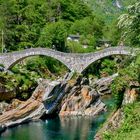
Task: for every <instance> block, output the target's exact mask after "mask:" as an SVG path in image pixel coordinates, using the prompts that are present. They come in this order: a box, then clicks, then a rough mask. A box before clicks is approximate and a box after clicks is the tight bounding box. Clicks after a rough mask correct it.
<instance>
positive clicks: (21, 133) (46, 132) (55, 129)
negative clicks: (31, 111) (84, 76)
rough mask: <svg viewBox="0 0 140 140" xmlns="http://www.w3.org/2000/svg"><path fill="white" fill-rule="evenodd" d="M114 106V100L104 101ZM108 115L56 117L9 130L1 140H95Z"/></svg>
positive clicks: (2, 135)
mask: <svg viewBox="0 0 140 140" xmlns="http://www.w3.org/2000/svg"><path fill="white" fill-rule="evenodd" d="M103 100H104V102H105V103H106V104H108V105H112V103H113V101H112V98H110V97H107V98H104V99H103ZM106 115H107V113H102V114H100V115H99V116H98V117H96V118H93V117H55V118H51V119H46V120H44V121H39V122H31V123H28V124H23V125H19V126H17V127H13V128H10V129H7V130H6V131H5V132H4V133H2V134H1V136H0V140H93V138H94V136H95V134H96V132H97V130H98V128H99V126H100V125H101V124H102V123H103V122H104V121H105V120H106Z"/></svg>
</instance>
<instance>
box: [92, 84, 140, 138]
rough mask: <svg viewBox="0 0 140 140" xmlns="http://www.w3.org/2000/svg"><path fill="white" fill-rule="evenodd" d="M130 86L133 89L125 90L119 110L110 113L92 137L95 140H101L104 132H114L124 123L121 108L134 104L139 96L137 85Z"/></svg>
mask: <svg viewBox="0 0 140 140" xmlns="http://www.w3.org/2000/svg"><path fill="white" fill-rule="evenodd" d="M131 84H132V85H131V86H132V87H133V88H130V89H129V88H126V90H125V93H124V98H123V101H122V106H121V107H120V108H119V109H117V110H115V111H114V112H112V114H111V115H110V117H109V118H108V120H107V121H106V122H105V124H104V125H103V127H102V128H101V129H100V130H99V131H98V132H97V134H96V135H95V137H94V139H95V140H102V139H103V135H104V134H105V133H106V132H112V131H115V130H116V129H118V128H119V127H120V126H121V125H122V123H123V122H124V115H125V113H124V111H123V106H124V105H127V104H130V103H134V102H135V101H136V100H137V99H138V97H139V94H140V92H139V90H138V89H137V87H139V86H140V85H139V83H131ZM134 87H135V88H134Z"/></svg>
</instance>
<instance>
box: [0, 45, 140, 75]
mask: <svg viewBox="0 0 140 140" xmlns="http://www.w3.org/2000/svg"><path fill="white" fill-rule="evenodd" d="M136 50H137V49H132V48H129V47H120V46H119V47H110V48H105V49H103V50H99V51H97V52H93V53H63V52H59V51H55V50H51V49H47V48H32V49H26V50H22V51H17V52H12V53H6V54H0V64H3V65H4V66H5V68H6V69H9V68H11V67H12V66H13V65H15V64H17V63H18V62H19V61H21V60H23V59H25V58H27V57H30V56H35V55H43V56H48V57H52V58H54V59H56V60H58V61H60V62H61V63H63V64H64V65H65V66H66V67H67V68H68V69H69V70H71V71H77V72H79V73H82V72H83V71H84V70H85V69H86V68H87V67H88V66H89V65H91V64H92V63H94V62H95V61H97V60H100V59H102V58H105V57H107V56H111V55H134V54H135V51H136Z"/></svg>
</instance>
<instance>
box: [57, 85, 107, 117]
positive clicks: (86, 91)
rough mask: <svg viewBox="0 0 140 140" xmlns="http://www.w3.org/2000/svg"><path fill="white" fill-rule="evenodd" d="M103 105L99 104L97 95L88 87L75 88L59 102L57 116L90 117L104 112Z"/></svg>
mask: <svg viewBox="0 0 140 140" xmlns="http://www.w3.org/2000/svg"><path fill="white" fill-rule="evenodd" d="M105 110H106V107H105V104H104V103H102V102H101V100H100V98H99V94H98V93H97V92H96V91H95V90H94V89H91V88H90V87H89V86H87V85H86V86H85V85H83V86H75V87H74V88H73V89H72V90H71V91H70V92H69V93H67V94H66V95H65V97H64V99H63V101H62V102H61V109H60V113H59V115H61V116H67V115H82V116H83V115H91V116H95V115H97V114H99V113H100V112H102V111H105Z"/></svg>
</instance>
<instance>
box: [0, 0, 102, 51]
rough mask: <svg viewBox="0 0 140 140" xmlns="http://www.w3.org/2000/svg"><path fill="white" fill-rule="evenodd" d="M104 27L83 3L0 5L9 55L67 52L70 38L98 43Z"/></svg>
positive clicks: (64, 0)
mask: <svg viewBox="0 0 140 140" xmlns="http://www.w3.org/2000/svg"><path fill="white" fill-rule="evenodd" d="M86 17H87V18H86ZM102 25H103V23H102V21H101V20H100V19H99V18H96V16H93V13H92V9H91V8H90V7H89V6H88V5H87V4H85V3H84V2H83V1H82V0H72V1H71V0H53V1H50V0H48V1H46V0H40V1H38V0H28V1H17V0H8V1H5V0H1V1H0V31H1V38H3V40H2V42H1V45H2V46H1V47H5V50H6V51H13V50H20V49H25V48H30V47H38V46H40V47H50V48H55V49H57V50H59V51H66V49H67V47H66V46H67V45H66V38H67V36H68V35H69V34H72V33H74V34H80V35H81V36H82V35H84V36H91V37H90V38H91V39H90V40H93V41H94V40H98V39H99V38H101V37H102ZM77 27H78V28H77ZM91 45H92V46H94V45H95V43H92V44H91Z"/></svg>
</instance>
